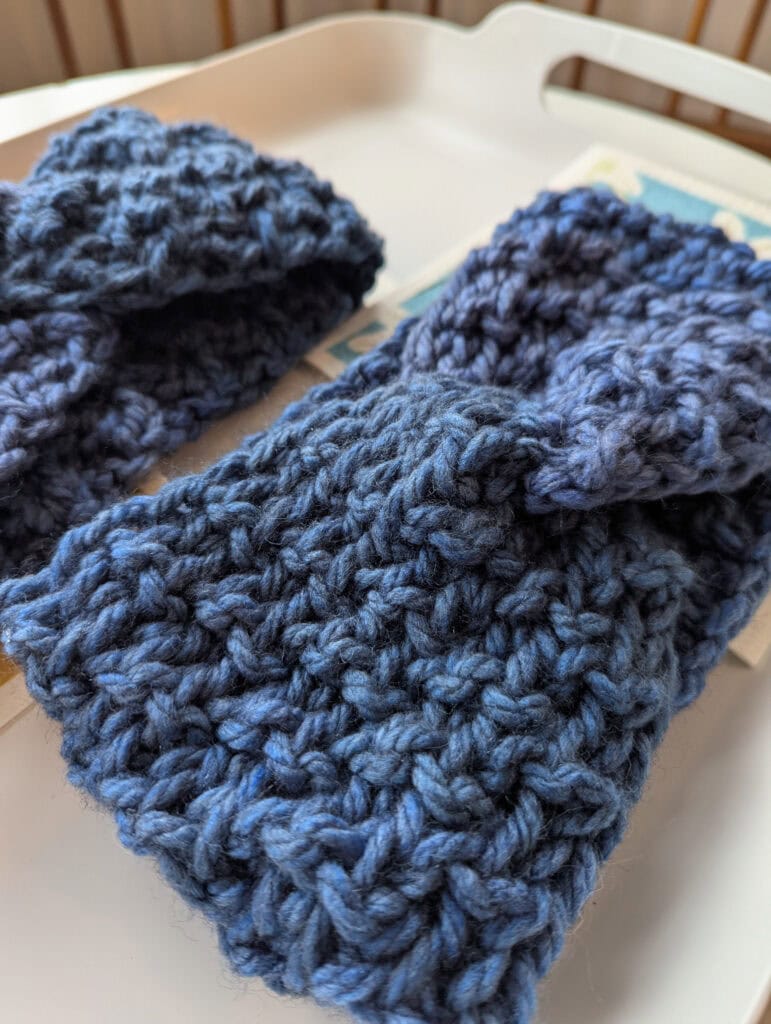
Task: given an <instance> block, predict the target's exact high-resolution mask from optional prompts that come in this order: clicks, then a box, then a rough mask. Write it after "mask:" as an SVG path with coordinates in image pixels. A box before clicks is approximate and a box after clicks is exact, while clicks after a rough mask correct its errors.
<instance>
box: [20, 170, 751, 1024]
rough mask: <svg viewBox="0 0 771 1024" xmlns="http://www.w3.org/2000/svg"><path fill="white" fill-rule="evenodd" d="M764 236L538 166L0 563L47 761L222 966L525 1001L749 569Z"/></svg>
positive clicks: (430, 1003)
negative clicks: (481, 238) (51, 547)
mask: <svg viewBox="0 0 771 1024" xmlns="http://www.w3.org/2000/svg"><path fill="white" fill-rule="evenodd" d="M770 340H771V263H761V262H757V261H756V260H755V259H754V258H753V255H752V253H751V251H750V250H749V249H748V248H747V247H745V246H740V245H733V244H730V243H729V242H728V241H727V240H726V238H725V237H724V236H723V235H722V233H721V232H719V231H718V230H717V229H713V228H711V227H693V226H685V225H681V224H678V223H675V222H673V221H672V220H671V219H669V218H658V217H654V216H652V215H650V214H649V213H646V212H645V211H644V210H643V209H641V208H639V207H629V206H626V205H625V204H624V203H622V202H621V201H619V200H617V199H615V198H613V197H612V196H610V195H606V194H603V193H596V192H592V191H583V190H579V191H575V192H572V193H568V194H566V195H554V194H546V195H543V196H541V197H540V198H539V199H538V200H537V202H536V203H535V204H534V205H533V206H532V207H530V208H529V209H528V210H526V211H524V212H521V213H517V214H515V215H514V217H513V218H512V219H511V220H510V221H509V222H508V223H507V224H504V225H503V226H502V227H500V228H499V229H498V231H497V232H496V234H495V237H494V240H493V242H492V244H491V245H490V246H488V247H487V248H485V249H481V250H479V251H477V252H475V253H472V255H471V256H469V258H468V260H467V261H466V263H465V265H464V266H463V267H462V268H461V270H460V271H459V272H458V273H457V275H456V276H455V278H454V279H453V280H452V282H451V283H450V284H449V286H448V288H447V290H446V291H445V293H444V295H443V296H442V297H441V298H440V299H439V300H438V301H437V302H436V304H435V305H434V306H433V308H432V309H430V310H429V311H428V312H427V313H426V315H425V316H424V317H423V318H422V319H420V320H410V321H407V322H405V323H403V324H402V325H401V327H400V328H399V329H398V330H397V332H396V335H395V336H394V338H393V339H392V340H391V341H389V342H388V343H386V344H385V345H384V346H383V347H381V348H380V349H379V350H376V351H375V352H373V353H372V354H370V355H368V356H366V357H364V358H363V359H362V360H360V361H359V362H358V363H357V364H354V366H352V367H351V368H350V370H349V371H348V372H347V373H346V374H345V375H344V376H343V377H342V378H341V379H339V380H338V381H336V382H334V383H331V384H329V385H326V386H323V387H321V388H319V389H317V390H315V391H314V392H312V393H311V394H310V395H309V396H308V397H307V398H306V399H304V400H303V401H301V402H299V403H298V404H296V405H294V406H292V407H290V408H289V409H288V410H287V411H286V413H285V414H284V415H283V417H282V418H281V419H280V421H279V422H278V423H277V424H275V425H274V427H273V428H271V429H269V430H268V431H266V432H264V433H262V434H259V435H257V436H255V437H253V438H252V439H250V440H249V441H248V442H247V443H246V444H245V445H244V446H243V447H242V448H241V449H240V450H238V451H236V452H235V453H233V454H232V455H230V456H228V457H227V458H225V459H224V460H223V461H221V462H220V463H219V464H217V465H215V466H214V467H213V468H211V469H209V470H208V471H207V472H205V473H204V474H203V475H201V476H197V477H189V478H186V479H182V480H179V481H175V482H173V483H171V484H169V485H168V486H167V487H165V488H164V489H162V490H161V491H160V493H159V494H158V495H156V496H154V497H135V498H132V499H130V500H129V501H127V502H125V503H123V504H120V505H116V506H114V507H112V508H111V509H109V510H108V511H106V512H104V513H102V514H101V515H100V516H99V517H97V518H96V519H95V520H94V521H93V522H92V523H89V524H88V525H85V526H82V527H80V528H78V529H75V530H73V531H71V532H70V533H68V534H67V535H66V536H65V537H64V539H63V540H62V541H61V543H60V544H59V546H58V548H57V551H56V553H55V555H54V557H53V559H52V561H51V563H50V565H48V566H47V567H46V568H44V569H43V570H41V571H40V572H39V573H37V574H36V575H34V576H31V577H29V578H27V579H24V580H20V581H12V582H9V583H6V584H5V585H4V586H3V587H2V588H1V589H0V622H1V623H2V636H3V641H4V642H5V644H6V645H7V647H8V650H9V652H10V653H11V654H12V655H13V656H14V657H15V658H17V659H18V660H19V661H20V662H21V663H22V664H23V666H24V668H25V671H26V674H27V681H28V685H29V687H30V689H31V691H32V693H33V694H34V695H35V696H36V697H37V698H38V699H39V700H40V702H41V703H42V704H43V706H44V707H45V708H46V710H47V711H48V712H49V714H51V715H52V716H53V717H55V718H57V719H59V720H60V721H61V723H62V726H63V733H64V743H63V752H64V756H65V757H66V759H67V761H68V762H69V766H70V777H71V779H72V780H73V781H74V782H75V783H76V784H77V785H79V786H82V787H84V788H85V789H86V790H87V791H88V792H89V793H91V794H92V795H93V796H94V797H96V798H97V800H99V801H100V802H101V803H103V804H104V805H106V806H107V807H109V808H110V809H111V810H112V811H113V813H114V814H115V817H116V819H117V822H118V827H119V831H120V836H121V838H122V840H123V842H124V843H125V844H126V845H127V846H128V847H130V848H131V849H133V850H135V851H137V852H139V853H144V854H151V855H152V856H153V857H155V858H156V859H157V860H158V862H159V863H160V865H161V867H162V869H163V871H164V872H165V874H166V875H167V877H168V878H169V880H170V881H171V883H172V884H173V885H174V886H175V887H176V889H177V890H178V891H179V892H181V893H182V894H183V896H185V898H186V899H188V900H189V901H190V902H191V903H192V904H193V905H195V906H197V907H199V908H201V909H202V910H203V911H204V912H205V913H206V914H207V915H208V916H209V917H210V918H211V919H212V920H213V921H214V922H216V924H217V927H218V930H219V934H220V939H221V944H222V948H223V950H224V951H225V954H226V955H227V957H228V959H229V960H230V962H231V964H232V965H233V967H234V968H235V969H236V970H237V971H239V972H242V973H243V974H247V975H260V976H262V977H263V978H265V979H266V980H267V981H268V983H269V984H270V985H272V986H273V987H274V988H276V989H277V990H279V991H281V992H290V993H308V994H310V995H312V996H314V997H315V998H316V999H317V1000H319V1001H320V1002H321V1003H324V1004H331V1005H335V1006H340V1007H346V1008H348V1009H349V1010H351V1011H353V1012H354V1013H355V1014H357V1015H358V1016H360V1017H361V1018H362V1019H364V1020H367V1021H375V1022H378V1024H522V1022H525V1021H527V1020H528V1019H529V1017H530V1014H531V1011H532V1007H533V1001H534V990H535V984H536V981H537V979H538V978H539V977H540V976H541V975H542V974H543V973H544V972H545V971H546V969H547V968H548V967H549V965H550V963H551V962H552V960H553V958H554V957H555V956H556V954H557V952H558V951H559V949H560V945H561V943H562V941H563V937H564V935H565V932H566V930H567V928H568V927H569V926H570V924H571V922H573V921H574V920H575V918H576V916H577V914H578V913H579V910H580V908H581V906H582V904H583V902H584V900H585V899H586V898H587V896H588V895H589V893H590V892H591V890H592V887H593V886H594V884H595V881H596V878H597V872H598V868H599V866H600V864H601V862H602V861H603V860H604V859H605V858H606V857H607V856H608V854H609V853H610V851H611V849H612V848H613V846H614V845H615V843H616V842H617V841H618V839H619V838H620V836H621V834H622V832H623V829H624V826H625V822H626V818H627V814H628V812H629V810H630V808H631V806H632V805H633V803H634V802H635V800H636V799H637V797H638V795H639V793H640V790H641V787H642V784H643V781H644V779H645V776H646V773H647V771H648V767H649V765H650V760H651V755H652V753H653V750H654V748H655V746H656V744H657V743H658V741H659V739H660V738H661V736H662V733H663V732H664V730H665V729H666V726H667V724H668V722H669V720H670V718H671V716H672V714H673V713H674V712H675V711H676V710H677V709H679V708H681V707H683V706H684V705H685V704H687V703H688V702H689V701H691V700H692V699H693V698H694V697H695V696H696V695H697V694H698V693H699V691H700V690H701V688H702V686H703V683H704V677H705V673H706V672H707V671H708V670H709V669H710V668H711V667H712V666H713V665H714V664H715V663H716V661H717V660H718V659H719V658H720V656H721V654H722V653H723V651H724V650H725V647H726V644H727V642H728V640H729V638H730V637H731V636H732V634H734V633H735V632H736V631H737V630H738V629H739V628H740V627H741V626H742V625H743V624H744V623H745V622H746V621H747V619H748V617H749V616H750V615H751V613H752V611H753V609H754V607H755V606H756V604H757V602H758V601H759V599H760V597H761V595H762V593H763V592H764V590H765V588H766V586H767V584H768V581H769V569H770V561H771V493H770V492H769V474H770V473H771V350H770V344H769V343H770Z"/></svg>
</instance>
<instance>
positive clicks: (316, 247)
mask: <svg viewBox="0 0 771 1024" xmlns="http://www.w3.org/2000/svg"><path fill="white" fill-rule="evenodd" d="M319 264H321V265H323V266H324V267H325V268H326V273H327V274H328V276H329V278H330V279H331V283H332V285H333V286H335V287H339V288H340V289H342V290H344V291H346V292H348V294H350V295H351V296H356V297H357V298H358V296H360V295H361V294H362V292H363V291H366V289H367V288H368V287H369V286H370V284H371V283H372V279H373V276H374V273H375V271H376V270H377V268H378V266H379V265H380V251H379V246H378V245H377V244H376V243H375V240H374V239H373V236H372V234H371V232H370V231H369V230H368V229H367V227H366V225H365V224H364V223H363V222H362V220H361V219H360V218H359V216H358V214H357V212H356V210H355V209H354V207H353V206H352V204H351V203H350V202H348V201H347V200H345V199H341V198H339V197H338V196H337V195H336V194H335V193H334V192H333V190H332V188H331V186H330V185H329V184H328V183H327V182H322V181H319V180H318V179H317V178H316V177H315V176H314V175H313V173H312V172H311V171H310V170H308V168H307V167H304V166H303V165H302V164H300V163H296V162H293V161H289V160H280V159H274V158H269V157H267V156H264V155H258V154H255V152H254V151H253V149H252V148H251V146H250V145H249V144H248V143H246V142H243V141H242V140H240V139H236V138H234V137H233V136H232V135H230V134H229V133H228V132H226V131H224V130H223V129H219V128H215V127H213V126H211V125H189V124H188V125H180V126H175V125H172V126H166V125H163V124H161V123H160V122H159V121H158V120H157V119H156V118H154V117H153V116H152V115H151V114H146V113H144V112H142V111H139V110H132V109H116V110H104V111H98V112H97V113H96V114H94V115H92V116H91V117H90V118H89V119H88V120H86V121H85V122H84V123H83V124H82V125H80V126H79V127H78V128H76V129H75V130H74V131H72V132H70V133H68V134H67V135H65V136H63V137H61V138H59V139H56V140H54V141H53V142H52V144H51V150H50V152H49V153H48V154H47V155H46V156H45V157H44V158H43V159H42V160H41V162H40V163H39V164H38V166H37V167H36V168H35V169H34V170H33V172H32V174H31V175H30V176H29V177H28V178H27V180H26V181H25V182H24V183H23V184H21V185H19V186H17V187H16V188H15V189H14V190H12V191H11V190H9V191H8V193H7V194H6V195H5V197H4V203H3V208H2V216H1V217H0V309H2V310H4V311H15V312H20V311H40V310H43V309H49V310H50V309H74V308H78V307H83V306H89V307H91V306H94V307H98V308H100V309H102V310H106V311H109V312H126V311H128V310H134V309H147V308H151V307H155V306H161V305H165V304H167V303H168V302H169V301H171V300H172V299H174V298H177V297H179V296H182V295H188V294H190V293H193V292H206V293H215V294H216V293H220V292H224V291H228V290H231V289H237V288H242V287H246V286H249V287H255V286H256V285H259V284H269V283H275V282H278V281H281V280H283V279H285V278H286V275H287V274H288V273H289V272H290V271H297V270H300V269H302V268H309V267H313V266H316V265H319Z"/></svg>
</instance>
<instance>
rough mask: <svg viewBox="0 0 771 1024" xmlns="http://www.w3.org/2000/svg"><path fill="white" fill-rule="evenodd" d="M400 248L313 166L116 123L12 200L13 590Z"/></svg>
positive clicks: (218, 134)
mask: <svg viewBox="0 0 771 1024" xmlns="http://www.w3.org/2000/svg"><path fill="white" fill-rule="evenodd" d="M380 262H381V246H380V241H379V239H377V238H376V237H375V236H374V235H373V234H372V233H371V232H370V231H369V229H368V228H367V226H366V224H365V223H364V221H363V220H362V219H361V217H360V216H359V215H358V213H357V212H356V210H355V209H354V207H353V206H352V205H351V204H350V203H349V202H348V201H346V200H343V199H339V198H338V197H337V196H336V195H335V194H334V192H333V191H332V189H331V187H330V186H329V185H328V184H326V183H323V182H320V181H318V180H317V179H316V178H315V177H314V175H313V174H312V172H311V171H309V170H308V169H307V168H306V167H303V166H302V165H301V164H298V163H291V162H289V161H285V160H275V159H273V158H270V157H266V156H261V155H257V154H255V153H254V151H253V150H252V148H251V146H249V145H248V144H247V143H245V142H242V141H240V140H238V139H236V138H234V137H233V136H231V135H229V134H228V133H227V132H225V131H223V130H221V129H219V128H214V127H212V126H210V125H205V124H182V125H173V126H165V125H162V124H161V123H160V122H159V121H157V120H156V119H155V118H154V117H152V116H151V115H149V114H145V113H142V112H141V111H139V110H133V109H119V110H103V111H99V112H97V113H96V114H94V115H92V116H91V117H90V118H89V119H88V120H87V121H85V122H84V123H83V124H81V125H80V126H79V127H78V128H76V129H75V130H74V131H72V132H71V133H69V134H67V135H62V136H59V137H58V138H55V139H54V140H53V141H52V143H51V145H50V148H49V150H48V152H47V154H46V155H45V156H44V157H43V159H42V160H41V162H40V163H39V164H38V165H37V167H36V168H35V169H34V170H33V172H32V174H31V175H30V176H29V177H28V178H27V180H26V181H25V182H24V183H23V184H21V185H18V186H17V185H7V186H5V187H4V191H3V193H2V195H1V196H0V578H2V577H4V576H8V575H10V574H12V573H16V572H18V571H19V570H21V569H27V570H29V569H32V568H38V567H39V566H40V565H41V564H42V562H43V561H44V559H45V558H46V557H47V556H48V554H49V553H50V551H51V549H52V547H53V545H54V543H55V541H56V540H57V539H58V537H59V536H60V535H61V534H62V533H63V532H64V531H65V530H66V529H67V528H68V527H70V526H72V525H74V524H75V523H80V522H84V521H86V520H87V519H89V518H91V517H92V516H93V515H95V514H96V513H97V512H98V511H100V510H101V509H102V508H103V507H104V506H105V505H107V504H109V503H110V502H111V501H114V500H115V499H116V498H118V497H121V496H125V495H126V494H127V493H128V492H129V491H130V489H131V486H132V484H133V483H134V482H135V481H136V480H137V479H138V477H140V476H141V475H142V474H143V473H144V472H146V471H147V470H148V469H149V468H150V466H151V465H152V464H153V463H154V462H155V461H156V459H157V458H158V456H159V455H161V454H163V453H165V452H169V451H172V450H173V449H175V448H177V447H179V446H180V445H181V444H182V443H183V442H185V441H188V440H190V439H192V438H193V437H195V436H196V435H197V434H198V433H199V432H200V430H201V429H202V428H203V426H205V425H206V424H207V423H208V422H210V421H211V420H212V419H214V418H216V417H218V416H222V415H224V414H225V413H227V412H229V411H230V410H232V409H234V408H236V407H238V406H242V405H246V404H248V403H250V402H252V401H253V400H254V399H255V398H256V397H257V396H258V395H259V394H260V393H261V392H263V391H264V390H265V388H266V387H267V385H268V384H270V382H271V381H273V380H275V379H276V378H277V377H279V376H280V375H281V374H282V373H283V372H284V371H285V370H286V369H287V367H288V366H289V365H290V364H291V363H292V362H293V361H294V360H295V359H296V358H298V356H300V355H301V354H302V353H303V352H304V351H306V350H307V349H308V348H309V347H310V346H311V345H313V344H314V343H315V342H317V341H318V340H319V339H320V338H321V337H322V335H323V334H324V333H325V332H326V331H328V330H329V329H330V328H331V327H333V326H334V325H335V324H336V323H338V322H339V321H340V320H342V319H343V318H344V317H345V316H346V315H348V314H349V313H350V312H352V310H353V309H354V308H355V307H356V306H357V305H358V304H359V302H360V301H361V298H362V295H363V294H364V292H365V291H366V290H367V289H368V288H369V287H370V286H371V284H372V283H373V280H374V275H375V271H376V270H377V268H378V266H379V265H380Z"/></svg>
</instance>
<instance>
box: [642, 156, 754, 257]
mask: <svg viewBox="0 0 771 1024" xmlns="http://www.w3.org/2000/svg"><path fill="white" fill-rule="evenodd" d="M637 178H638V180H639V182H640V184H641V185H642V192H641V193H640V195H638V196H637V197H636V199H637V200H638V201H639V202H641V203H643V205H645V206H647V207H648V209H649V210H651V212H653V213H670V214H672V216H674V217H677V218H679V219H680V220H686V221H691V222H693V223H697V224H710V223H711V222H712V220H713V219H714V218H715V216H716V215H717V214H719V213H723V212H726V213H730V214H731V215H732V216H734V217H737V218H738V220H739V221H740V222H741V224H742V227H743V229H744V241H747V242H751V241H752V240H753V239H756V238H767V237H768V236H769V235H771V224H764V223H763V222H762V221H759V220H755V218H754V217H747V216H745V215H744V214H741V213H737V211H736V210H727V209H726V208H725V207H722V206H719V205H718V204H717V203H713V202H710V200H709V199H703V198H702V197H701V196H697V195H694V194H693V193H692V192H686V191H685V190H684V189H681V188H676V187H675V186H674V185H669V184H667V183H666V182H663V181H659V180H658V179H657V178H652V177H650V176H649V175H647V174H643V173H638V174H637Z"/></svg>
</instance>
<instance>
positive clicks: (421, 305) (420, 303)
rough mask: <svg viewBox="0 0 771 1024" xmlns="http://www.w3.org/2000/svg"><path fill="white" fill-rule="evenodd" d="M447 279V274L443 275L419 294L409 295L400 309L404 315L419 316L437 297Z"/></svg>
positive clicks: (448, 277)
mask: <svg viewBox="0 0 771 1024" xmlns="http://www.w3.org/2000/svg"><path fill="white" fill-rule="evenodd" d="M449 279H450V275H449V273H448V274H444V275H443V276H442V277H440V278H439V280H438V281H434V283H433V284H430V285H428V287H427V288H421V290H420V291H419V292H415V294H414V295H410V297H409V298H408V299H405V300H404V302H403V303H402V309H403V310H404V311H405V312H406V313H409V315H410V316H420V315H421V313H423V312H424V311H425V310H426V309H428V307H429V306H430V305H431V303H432V302H433V301H434V299H435V298H436V297H437V295H439V293H440V292H441V290H442V289H443V288H444V286H445V285H446V284H447V282H448V281H449Z"/></svg>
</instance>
